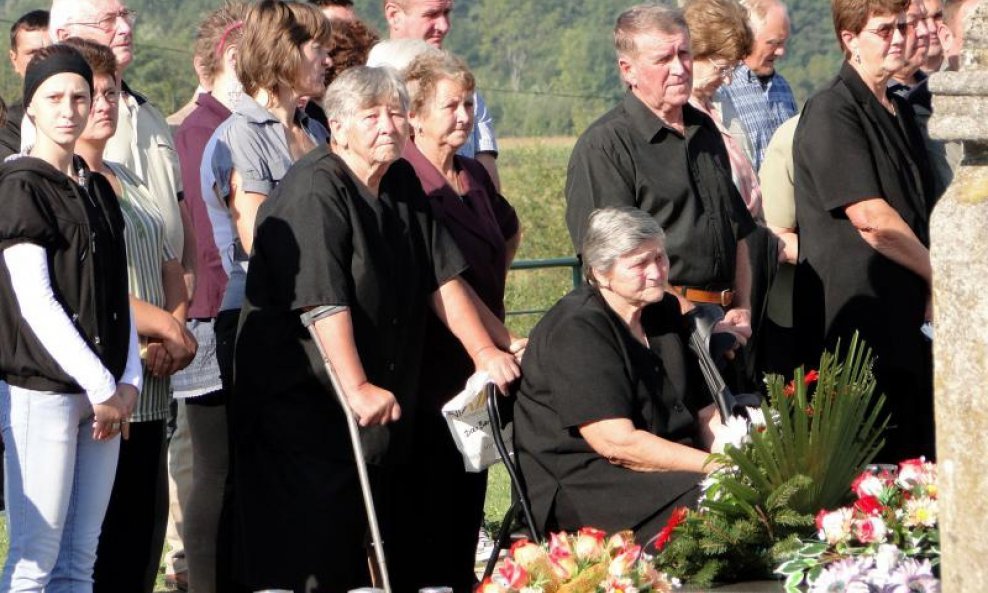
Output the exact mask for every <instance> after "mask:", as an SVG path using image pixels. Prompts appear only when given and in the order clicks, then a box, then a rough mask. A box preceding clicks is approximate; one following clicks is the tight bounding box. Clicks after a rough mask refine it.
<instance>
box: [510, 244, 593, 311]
mask: <svg viewBox="0 0 988 593" xmlns="http://www.w3.org/2000/svg"><path fill="white" fill-rule="evenodd" d="M548 268H570V269H571V273H572V275H573V276H572V277H573V288H576V287H577V286H579V285H580V284H582V283H583V271H582V267H581V264H580V260H579V259H577V258H575V257H550V258H547V259H522V260H518V261H515V262H512V263H511V269H512V270H543V269H548ZM551 305H552V303H550V306H551ZM546 311H548V309H521V310H518V311H508V312H507V315H508V316H509V317H513V316H516V315H541V314H543V313H545V312H546Z"/></svg>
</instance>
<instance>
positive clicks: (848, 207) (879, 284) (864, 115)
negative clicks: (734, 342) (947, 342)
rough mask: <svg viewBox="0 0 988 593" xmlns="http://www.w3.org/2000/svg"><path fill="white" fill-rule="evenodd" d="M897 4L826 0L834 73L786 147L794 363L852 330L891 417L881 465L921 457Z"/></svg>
mask: <svg viewBox="0 0 988 593" xmlns="http://www.w3.org/2000/svg"><path fill="white" fill-rule="evenodd" d="M907 5H908V1H907V0H833V2H832V8H833V14H834V29H835V33H836V34H837V38H838V40H839V42H840V46H841V50H842V51H843V52H844V58H845V60H844V63H843V65H842V66H841V69H840V72H839V73H838V75H837V77H836V78H834V79H833V80H832V81H831V82H830V83H829V84H828V85H827V86H826V87H824V89H823V90H821V91H820V92H818V93H817V94H816V95H814V96H813V97H812V98H811V99H810V100H809V101H808V102H807V104H806V106H805V108H804V109H803V114H802V117H801V118H800V121H799V125H798V127H797V128H796V134H795V139H794V143H793V164H794V167H795V187H796V222H797V224H798V226H799V234H800V246H799V260H798V262H797V267H796V278H795V294H794V310H793V315H794V324H795V331H796V335H797V343H798V344H800V346H801V349H802V352H801V354H802V358H803V361H804V362H805V363H806V364H808V365H815V364H817V362H818V360H819V355H820V351H821V349H822V348H823V347H826V348H828V349H832V348H833V347H834V346H835V345H836V344H837V342H838V341H840V342H841V343H842V344H843V345H844V346H845V347H846V345H847V344H848V341H849V340H850V338H851V336H852V335H853V333H854V332H855V331H859V332H860V334H861V337H862V338H863V339H864V340H865V341H867V343H868V346H870V347H871V348H872V349H873V351H874V354H875V355H876V359H875V367H874V369H875V377H876V379H877V381H878V387H877V391H878V392H881V393H884V394H885V396H886V398H887V399H886V402H887V403H886V412H888V413H889V414H890V415H891V422H890V423H889V426H890V429H889V432H888V433H887V434H886V438H885V448H884V449H883V451H882V453H881V454H880V456H879V459H878V461H881V462H897V461H900V460H902V459H905V458H909V457H917V456H919V455H927V456H932V455H933V453H934V439H933V392H932V378H931V376H932V366H933V365H932V360H931V355H930V347H929V344H928V343H927V342H926V338H925V337H924V335H923V333H922V332H921V327H922V326H923V325H924V322H925V321H927V320H929V319H930V313H931V311H930V277H931V270H930V253H929V249H928V246H929V211H928V207H927V204H930V203H932V202H931V201H930V193H931V191H932V183H931V175H930V171H929V166H928V163H927V161H926V157H925V149H924V145H923V140H922V137H921V136H920V133H919V130H918V129H917V127H916V124H915V118H914V116H913V112H912V109H911V108H910V106H909V104H908V103H907V102H906V101H904V100H902V99H901V98H899V97H897V96H895V95H894V94H893V93H891V92H890V91H889V90H888V89H887V87H886V83H887V82H888V80H889V77H890V76H891V75H892V73H893V72H895V71H896V70H898V69H899V68H901V67H902V66H903V63H904V47H905V39H906V35H908V34H909V26H910V25H909V23H908V22H907V20H906V14H905V10H906V7H907Z"/></svg>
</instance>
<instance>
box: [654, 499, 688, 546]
mask: <svg viewBox="0 0 988 593" xmlns="http://www.w3.org/2000/svg"><path fill="white" fill-rule="evenodd" d="M687 512H688V511H687V509H686V507H679V508H677V509H675V510H674V511H673V512H672V515H670V516H669V521H668V522H666V526H665V527H663V528H662V531H660V532H659V537H658V538H656V540H655V549H656V550H662V548H664V547H666V544H667V543H669V538H671V537H672V532H673V531H675V530H676V528H677V527H679V525H680V524H681V523H682V522H683V521H684V520H685V519H686V513H687Z"/></svg>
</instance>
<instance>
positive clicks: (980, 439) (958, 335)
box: [930, 0, 988, 593]
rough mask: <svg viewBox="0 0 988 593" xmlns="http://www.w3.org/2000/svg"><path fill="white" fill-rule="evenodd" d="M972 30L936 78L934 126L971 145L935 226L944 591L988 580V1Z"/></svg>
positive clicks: (937, 134) (956, 592)
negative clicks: (954, 67) (948, 68)
mask: <svg viewBox="0 0 988 593" xmlns="http://www.w3.org/2000/svg"><path fill="white" fill-rule="evenodd" d="M965 29H966V33H965V34H966V38H965V45H966V48H965V50H964V53H963V55H962V62H961V63H962V67H961V71H960V72H944V73H938V74H935V75H933V77H931V79H930V88H931V90H932V91H933V92H934V103H933V110H934V115H933V118H932V119H931V120H930V135H931V136H933V137H934V138H939V139H942V140H948V141H955V142H961V143H963V146H964V160H963V162H962V164H961V167H960V168H959V169H958V171H957V174H956V176H955V178H954V181H953V183H952V185H951V186H950V187H949V189H948V190H947V193H946V194H945V195H944V197H943V198H942V199H941V201H940V202H939V204H938V205H937V207H936V209H935V210H934V212H933V217H932V220H931V230H930V234H931V243H932V245H931V248H930V252H931V258H932V262H933V303H934V382H935V383H934V390H935V394H936V427H937V458H938V461H939V479H940V485H941V490H940V502H939V510H940V528H941V535H942V552H943V565H942V579H943V591H944V593H961V592H970V591H985V590H986V587H988V561H986V559H988V1H985V0H982V2H981V5H980V6H979V7H978V8H977V9H976V10H975V12H973V13H972V14H971V15H970V16H969V20H968V22H967V23H966V27H965Z"/></svg>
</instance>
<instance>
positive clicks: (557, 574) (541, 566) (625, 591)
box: [478, 527, 679, 593]
mask: <svg viewBox="0 0 988 593" xmlns="http://www.w3.org/2000/svg"><path fill="white" fill-rule="evenodd" d="M678 586H679V584H678V582H676V583H673V582H670V581H669V580H668V579H667V578H666V577H665V575H662V574H660V573H659V572H658V571H656V570H655V568H654V567H653V563H652V558H651V556H648V555H647V554H643V553H642V548H641V546H639V545H637V544H635V540H634V537H633V536H632V533H631V532H630V531H622V532H620V533H616V534H614V535H612V536H611V537H607V534H606V533H604V532H603V531H601V530H599V529H594V528H592V527H584V528H583V529H580V531H578V532H577V533H575V534H572V535H570V534H566V533H554V534H552V535H551V536H550V538H549V543H548V544H543V545H537V544H533V543H532V542H530V541H528V540H519V541H518V542H516V543H515V544H514V545H513V546H511V552H510V554H509V555H508V557H507V558H505V560H504V564H503V565H502V566H501V568H500V569H498V571H497V573H496V574H495V576H494V577H493V578H491V579H487V580H485V581H484V582H483V583H481V584H480V588H479V589H478V593H668V592H669V591H671V590H672V589H673V588H675V587H678Z"/></svg>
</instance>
